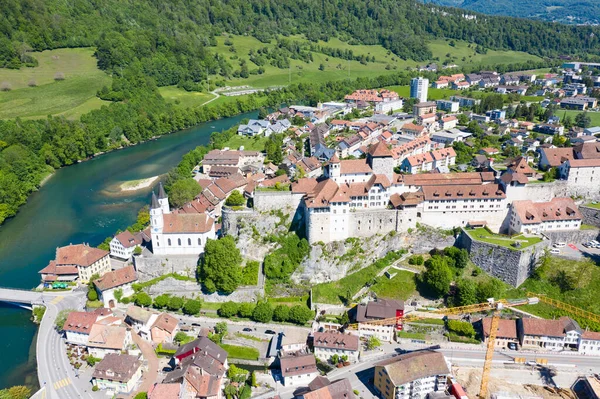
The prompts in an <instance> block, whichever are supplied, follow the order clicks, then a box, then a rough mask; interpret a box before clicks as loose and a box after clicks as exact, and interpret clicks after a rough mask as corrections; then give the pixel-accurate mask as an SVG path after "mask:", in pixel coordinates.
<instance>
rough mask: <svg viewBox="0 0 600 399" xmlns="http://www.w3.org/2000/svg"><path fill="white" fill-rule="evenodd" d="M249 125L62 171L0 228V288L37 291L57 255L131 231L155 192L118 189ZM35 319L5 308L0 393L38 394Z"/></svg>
mask: <svg viewBox="0 0 600 399" xmlns="http://www.w3.org/2000/svg"><path fill="white" fill-rule="evenodd" d="M251 117H256V113H249V114H243V115H239V116H236V117H232V118H227V119H222V120H218V121H213V122H207V123H205V124H201V125H198V126H196V127H194V128H191V129H187V130H184V131H181V132H177V133H174V134H170V135H166V136H163V137H161V138H160V139H158V140H153V141H149V142H146V143H142V144H139V145H137V146H133V147H129V148H125V149H123V150H119V151H114V152H111V153H108V154H104V155H101V156H99V157H96V158H94V159H92V160H89V161H86V162H82V163H79V164H76V165H73V166H69V167H65V168H62V169H59V170H57V171H56V173H55V174H54V175H53V176H52V177H51V178H50V179H49V180H48V181H47V182H46V183H45V184H44V185H43V187H42V188H41V189H40V190H39V192H37V193H34V194H33V195H31V197H30V198H29V201H28V202H27V204H25V205H24V206H22V207H21V209H20V210H19V213H18V214H17V216H16V217H14V218H12V219H9V220H7V221H6V222H5V223H4V225H2V226H0V286H4V287H15V288H33V287H35V286H36V285H38V284H39V282H40V278H39V275H38V270H40V269H41V268H43V267H45V266H46V265H47V264H48V261H50V260H51V259H53V258H54V254H55V250H56V247H59V246H63V245H68V244H69V243H73V244H75V243H81V242H86V243H89V244H90V245H93V246H95V245H98V244H99V243H101V242H102V241H103V240H104V239H105V238H106V237H107V236H109V235H111V234H113V233H114V232H115V231H117V230H118V229H124V228H125V227H127V226H129V225H130V224H132V223H134V222H135V220H136V215H137V212H138V210H139V209H140V208H141V207H142V206H144V205H145V204H148V203H149V201H150V195H149V193H150V188H148V189H145V190H140V191H135V192H129V193H127V194H125V195H124V194H123V193H120V192H119V190H118V189H117V187H118V185H119V184H120V183H122V182H123V181H128V180H137V179H143V178H147V177H151V176H156V175H160V174H164V173H166V172H168V171H169V170H170V169H171V168H172V167H174V166H176V165H177V164H178V163H179V161H180V160H181V157H182V156H183V155H184V154H185V153H187V152H189V151H190V150H192V149H193V148H195V147H196V146H198V145H201V144H207V143H208V140H209V137H210V134H211V133H212V132H214V131H221V130H225V129H228V128H230V127H232V126H233V125H236V124H238V123H239V122H240V120H242V119H243V118H251ZM30 319H31V313H30V312H29V311H25V310H21V309H19V308H16V307H13V306H4V305H0V337H1V338H2V339H1V340H0V353H2V357H4V359H5V360H6V361H4V362H0V388H4V387H7V386H12V385H18V384H27V385H29V386H31V387H33V388H35V387H37V384H38V382H37V375H36V368H35V357H34V351H35V349H34V348H35V346H33V348H32V342H33V338H34V336H35V333H36V331H37V327H36V326H35V325H34V324H33V323H32V322H31V320H30Z"/></svg>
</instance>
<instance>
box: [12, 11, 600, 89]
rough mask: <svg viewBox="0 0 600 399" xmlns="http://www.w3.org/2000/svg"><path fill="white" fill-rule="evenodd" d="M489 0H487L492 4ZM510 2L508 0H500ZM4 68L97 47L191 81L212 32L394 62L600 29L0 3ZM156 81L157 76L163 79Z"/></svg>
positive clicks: (579, 47)
mask: <svg viewBox="0 0 600 399" xmlns="http://www.w3.org/2000/svg"><path fill="white" fill-rule="evenodd" d="M490 1H491V0H490ZM506 1H509V0H506ZM2 3H3V5H2V10H1V11H0V66H8V67H18V66H19V65H20V64H21V62H27V61H30V60H28V57H27V50H28V49H33V50H43V49H50V48H57V47H80V46H97V47H98V59H99V65H100V67H101V68H102V69H106V70H111V69H115V68H121V67H123V66H126V65H130V64H131V63H132V62H134V61H142V62H143V67H144V69H145V70H146V72H147V73H148V74H149V75H155V76H156V77H158V76H166V80H169V81H170V82H165V83H172V81H173V80H178V79H180V78H181V75H187V77H188V78H190V79H192V80H197V79H198V78H199V77H200V75H202V74H204V73H206V72H205V71H206V68H207V67H208V68H209V70H210V72H212V73H216V72H219V69H220V68H221V69H222V68H224V60H221V59H219V57H213V56H207V52H206V51H207V50H206V49H207V47H208V46H210V45H211V44H212V43H214V36H215V35H217V34H221V33H223V32H228V33H234V34H249V35H252V36H255V37H257V38H258V39H260V40H266V39H270V38H273V37H275V35H278V34H283V35H290V34H305V35H306V36H307V38H308V39H311V40H316V39H327V38H328V37H332V36H337V37H339V38H341V39H342V40H348V41H351V42H353V43H363V44H382V45H383V46H384V47H386V48H387V49H389V50H391V51H392V52H394V53H395V54H396V55H398V56H399V57H400V58H404V59H408V58H410V59H413V60H417V61H422V60H426V59H429V58H430V57H431V52H430V51H429V49H428V48H427V46H426V42H424V40H425V39H427V38H429V37H446V38H452V39H461V40H466V41H469V42H474V43H476V44H478V45H480V46H482V47H484V48H493V49H510V50H518V51H525V52H528V53H532V54H536V55H541V56H548V55H558V54H565V53H568V54H584V53H593V54H600V28H598V27H576V26H562V25H553V24H545V23H542V22H537V21H526V20H522V19H513V18H507V17H485V16H482V15H479V16H478V17H477V19H476V20H470V19H466V18H464V16H463V14H464V11H462V10H459V9H452V8H447V9H440V8H437V7H433V6H431V5H423V4H421V3H419V2H417V1H416V0H370V1H364V0H277V1H272V0H173V1H158V0H152V1H150V0H94V1H91V0H73V1H68V2H67V1H63V0H4V1H3V2H2ZM510 3H513V2H512V1H510ZM161 83H162V82H159V84H161Z"/></svg>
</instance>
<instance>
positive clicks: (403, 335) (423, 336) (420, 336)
mask: <svg viewBox="0 0 600 399" xmlns="http://www.w3.org/2000/svg"><path fill="white" fill-rule="evenodd" d="M396 335H397V336H398V338H408V339H420V340H423V341H425V340H426V339H427V335H426V334H423V333H417V332H406V331H398V332H397V333H396Z"/></svg>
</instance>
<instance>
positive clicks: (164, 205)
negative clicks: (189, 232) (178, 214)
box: [158, 182, 171, 215]
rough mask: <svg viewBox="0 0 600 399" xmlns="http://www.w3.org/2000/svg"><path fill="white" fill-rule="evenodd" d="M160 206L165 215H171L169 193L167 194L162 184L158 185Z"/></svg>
mask: <svg viewBox="0 0 600 399" xmlns="http://www.w3.org/2000/svg"><path fill="white" fill-rule="evenodd" d="M158 204H159V205H160V207H161V209H162V212H163V214H164V215H166V214H168V213H171V210H170V209H169V197H167V193H165V188H164V187H163V184H162V182H160V183H158Z"/></svg>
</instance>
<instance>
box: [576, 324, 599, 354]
mask: <svg viewBox="0 0 600 399" xmlns="http://www.w3.org/2000/svg"><path fill="white" fill-rule="evenodd" d="M577 350H578V351H579V353H583V354H584V355H596V356H600V333H598V332H595V331H587V330H586V331H583V332H582V333H581V337H580V338H579V344H578V348H577Z"/></svg>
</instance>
